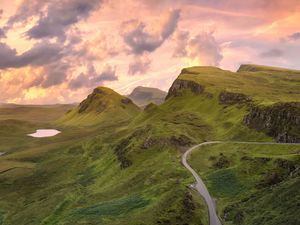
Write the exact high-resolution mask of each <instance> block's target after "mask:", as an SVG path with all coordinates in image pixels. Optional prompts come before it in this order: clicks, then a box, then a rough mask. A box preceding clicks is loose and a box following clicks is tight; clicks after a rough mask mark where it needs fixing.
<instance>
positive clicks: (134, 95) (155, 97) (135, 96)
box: [127, 86, 167, 107]
mask: <svg viewBox="0 0 300 225" xmlns="http://www.w3.org/2000/svg"><path fill="white" fill-rule="evenodd" d="M166 96H167V92H165V91H162V90H160V89H158V88H152V87H141V86H139V87H136V88H135V89H133V91H132V92H131V94H130V95H128V96H127V97H128V98H130V99H131V100H132V101H133V102H134V103H135V104H136V105H138V106H140V107H145V106H146V105H148V104H149V103H154V104H156V105H160V104H162V103H163V102H164V100H165V98H166Z"/></svg>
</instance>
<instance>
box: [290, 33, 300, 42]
mask: <svg viewBox="0 0 300 225" xmlns="http://www.w3.org/2000/svg"><path fill="white" fill-rule="evenodd" d="M288 38H289V39H290V40H293V41H297V40H300V32H296V33H293V34H291V35H289V36H288Z"/></svg>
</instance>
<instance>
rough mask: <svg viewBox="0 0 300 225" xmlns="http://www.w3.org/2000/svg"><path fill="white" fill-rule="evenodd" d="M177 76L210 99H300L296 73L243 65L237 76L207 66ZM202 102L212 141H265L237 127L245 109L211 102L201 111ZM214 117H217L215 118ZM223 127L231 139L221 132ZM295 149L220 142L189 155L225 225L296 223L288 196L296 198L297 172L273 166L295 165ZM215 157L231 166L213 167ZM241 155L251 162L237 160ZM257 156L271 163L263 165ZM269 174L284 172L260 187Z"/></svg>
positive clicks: (270, 101) (295, 202)
mask: <svg viewBox="0 0 300 225" xmlns="http://www.w3.org/2000/svg"><path fill="white" fill-rule="evenodd" d="M179 78H180V79H183V80H193V81H196V82H198V83H200V84H201V85H203V86H205V91H206V92H209V93H211V94H214V95H218V94H219V93H220V92H221V91H223V90H226V91H230V92H237V93H244V94H246V95H249V96H251V97H252V98H253V99H254V101H255V104H273V103H276V102H289V101H299V99H300V91H299V82H300V71H294V70H287V69H281V68H274V67H265V66H257V65H245V66H242V67H241V68H240V69H239V72H238V73H232V72H229V71H223V70H220V69H217V68H211V67H204V68H200V67H194V68H189V69H187V70H184V71H183V72H182V74H181V75H180V76H179ZM203 103H204V102H203V101H201V105H202V107H204V108H203V110H204V111H205V113H206V117H207V120H210V119H211V118H213V120H216V121H215V123H214V125H212V127H214V129H215V130H217V132H216V136H214V138H211V139H214V140H216V139H218V140H219V139H220V138H221V139H222V140H224V139H225V140H228V139H236V140H242V139H243V140H267V139H268V138H267V137H263V136H261V135H256V134H253V135H251V133H252V132H253V131H251V132H250V133H248V131H246V130H245V128H244V127H243V126H242V125H241V119H242V118H243V116H244V115H245V112H246V111H245V109H246V108H245V106H239V107H237V108H236V107H234V106H229V107H228V106H225V107H224V108H220V107H221V106H220V105H219V104H218V103H216V104H212V102H210V103H209V107H208V108H205V105H206V104H204V106H203ZM194 105H196V104H194ZM216 106H217V107H216ZM232 108H233V109H232ZM224 111H228V112H232V113H233V114H230V115H228V117H227V118H228V119H230V120H231V122H232V120H234V118H235V121H236V122H237V121H239V122H237V127H238V129H237V128H236V127H234V126H229V127H228V123H227V122H226V114H224ZM217 114H219V115H222V116H221V117H215V115H217ZM210 124H213V123H210ZM229 124H230V123H229ZM231 124H232V123H231ZM240 126H241V127H240ZM230 127H231V128H230ZM223 128H225V129H223ZM228 128H229V131H230V130H232V131H233V133H234V134H235V135H231V132H226V130H227V129H228ZM240 128H241V130H240V131H239V129H240ZM243 130H244V132H243ZM219 134H221V135H219ZM219 137H220V138H219ZM269 141H270V140H269ZM299 150H300V149H299V146H272V145H269V146H249V145H238V144H219V145H216V146H204V147H201V149H200V150H198V151H196V152H194V153H193V154H192V155H191V157H190V163H191V165H192V166H193V167H194V168H195V169H196V170H197V171H198V172H199V173H200V174H201V175H202V176H203V177H204V180H205V182H206V183H207V184H208V188H209V190H210V191H211V192H212V194H213V196H214V197H216V198H217V200H218V210H219V214H220V215H221V216H222V217H223V218H224V217H226V223H225V224H278V225H279V224H282V225H283V224H286V223H288V224H299V220H298V219H297V218H298V216H297V215H298V214H299V207H298V205H299V202H300V200H299V199H298V198H294V197H293V196H297V195H299V187H300V183H299V174H298V175H297V173H296V174H294V175H293V176H288V175H287V174H288V172H287V171H286V170H285V169H282V168H278V165H277V164H276V160H278V159H285V160H289V161H291V162H293V163H294V164H295V165H298V167H299ZM220 154H223V155H224V156H225V159H226V160H228V161H229V162H230V165H229V166H228V167H227V166H224V168H218V166H217V165H218V164H217V163H216V162H218V160H219V161H221V162H222V160H221V159H220V158H223V156H221V155H220ZM245 156H246V157H248V158H250V159H251V160H242V159H241V158H243V157H245ZM262 158H267V160H270V161H267V162H264V159H262ZM223 163H224V162H223ZM225 165H226V161H225ZM274 171H275V172H276V173H277V172H278V171H279V172H278V173H279V174H280V175H282V174H284V175H282V176H283V177H284V179H283V178H282V179H283V180H282V181H281V182H280V183H279V184H276V185H275V186H272V185H265V186H264V185H262V183H264V182H266V181H265V180H266V179H267V180H268V179H271V178H270V177H272V173H273V172H274ZM297 193H298V194H297ZM277 196H280V200H277V199H278V198H277Z"/></svg>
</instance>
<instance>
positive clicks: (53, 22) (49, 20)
mask: <svg viewBox="0 0 300 225" xmlns="http://www.w3.org/2000/svg"><path fill="white" fill-rule="evenodd" d="M100 3H101V0H89V1H81V0H52V1H43V0H34V1H31V0H24V1H23V2H22V4H21V5H20V7H19V9H18V10H17V13H16V14H15V15H14V16H12V17H11V18H10V19H9V21H8V23H7V26H8V27H11V26H12V25H13V24H15V23H17V22H23V23H24V22H26V21H27V20H28V19H29V18H31V17H33V16H39V19H38V21H37V23H36V24H35V25H34V26H33V27H32V28H31V29H29V30H28V31H27V32H26V35H27V36H28V38H30V39H41V38H53V37H57V38H59V39H61V40H64V39H65V32H66V31H67V30H68V28H69V27H70V26H71V25H73V24H76V23H77V22H79V21H80V20H82V19H85V18H87V17H88V16H89V15H90V13H91V12H92V11H93V10H95V9H97V8H98V6H100Z"/></svg>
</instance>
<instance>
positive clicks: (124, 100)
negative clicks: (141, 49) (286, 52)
mask: <svg viewBox="0 0 300 225" xmlns="http://www.w3.org/2000/svg"><path fill="white" fill-rule="evenodd" d="M299 81H300V72H299V71H297V70H287V69H281V68H274V67H265V66H257V65H242V66H241V67H240V69H239V70H238V71H237V72H231V71H226V70H222V69H219V68H216V67H191V68H186V69H183V70H182V72H181V74H180V75H179V76H178V78H177V79H176V80H175V81H174V83H173V85H172V86H171V87H170V89H169V92H168V94H167V95H165V96H166V99H165V100H164V101H163V102H159V104H157V102H151V103H148V104H147V105H146V106H145V105H143V104H141V105H140V106H137V105H136V104H135V101H137V100H133V99H130V96H127V97H125V96H122V95H120V94H118V93H117V92H115V91H113V90H112V89H109V88H106V87H98V88H95V89H94V91H93V92H92V93H91V94H90V95H89V96H88V97H87V98H86V99H85V100H83V101H82V102H81V103H80V104H78V105H76V106H75V105H53V106H39V107H36V106H11V105H9V106H5V105H2V106H1V107H0V153H3V152H5V154H3V155H1V156H0V224H1V225H18V224H24V225H25V224H30V225H35V224H43V225H46V224H47V225H50V224H53V225H54V224H64V225H71V224H95V225H96V224H103V225H119V224H120V225H121V224H130V225H131V224H132V225H152V224H163V225H167V224H170V225H173V224H177V225H186V224H189V225H193V224H195V225H196V224H197V225H199V224H203V225H208V224H220V223H218V222H217V221H216V222H215V223H213V222H212V220H213V219H212V217H211V215H210V216H209V214H208V212H210V214H211V210H212V209H214V207H215V206H214V205H213V203H212V201H210V200H209V201H210V202H211V203H212V204H209V207H208V208H207V205H206V204H207V203H208V200H207V199H206V197H205V200H204V199H203V198H202V197H201V195H199V193H198V191H199V190H200V189H201V190H203V187H199V188H198V187H197V190H198V191H197V190H195V189H194V188H193V187H191V185H192V184H194V183H195V180H194V177H193V176H192V174H191V173H190V171H191V170H190V171H188V170H187V169H186V168H185V167H184V166H183V165H182V164H181V162H182V160H183V164H184V165H185V166H188V165H189V166H190V168H193V171H194V172H195V173H196V174H193V175H194V176H195V175H197V174H198V175H197V177H198V178H197V177H196V178H197V181H198V184H199V181H201V179H202V180H203V182H204V184H205V185H204V187H205V186H206V187H207V190H208V192H209V193H210V194H211V197H209V198H213V199H214V200H216V211H217V215H218V217H219V218H220V222H221V223H222V224H224V225H227V224H228V225H233V224H245V225H248V224H249V225H250V224H255V225H257V224H266V225H284V224H286V221H289V224H291V225H296V224H298V223H299V222H300V221H299V219H298V216H297V215H298V214H299V207H298V205H299V202H300V199H299V197H298V196H300V194H299V187H300V186H299V185H300V184H299V175H300V173H299V168H300V164H299V162H300V155H299V153H300V147H299V145H297V144H296V143H299V140H300V139H299V138H300V120H299V118H300V114H299V112H300V102H299V99H300V89H299ZM143 91H144V89H143ZM147 91H149V90H147ZM155 91H156V92H155V93H157V90H155ZM159 93H160V94H162V93H161V92H159ZM143 96H146V100H147V101H149V95H143V94H141V95H139V101H140V102H144V101H142V100H141V98H142V97H143ZM154 96H155V95H154ZM159 96H160V97H159V98H160V99H161V96H162V95H159ZM154 99H156V98H154ZM146 100H145V101H146ZM141 106H142V107H141ZM38 129H56V130H58V131H61V133H60V134H59V135H56V136H52V137H47V138H32V137H29V136H27V134H31V133H34V132H35V131H36V130H38ZM213 141H219V142H218V143H214V144H212V145H209V143H212V142H213ZM200 143H207V144H206V145H203V144H202V145H201V147H200V146H199V144H200ZM260 143H263V144H260ZM283 143H288V144H283ZM197 145H198V147H199V149H198V148H197ZM193 146H196V147H193ZM192 147H193V148H192ZM188 149H190V150H188ZM191 150H193V151H191ZM188 154H189V156H188ZM182 156H183V157H184V158H183V159H182ZM191 172H192V171H191ZM200 177H201V178H200ZM209 196H210V195H209ZM277 196H279V198H277ZM279 202H281V203H279ZM266 209H267V210H266ZM215 218H217V217H215Z"/></svg>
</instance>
